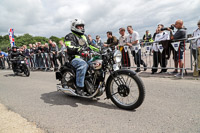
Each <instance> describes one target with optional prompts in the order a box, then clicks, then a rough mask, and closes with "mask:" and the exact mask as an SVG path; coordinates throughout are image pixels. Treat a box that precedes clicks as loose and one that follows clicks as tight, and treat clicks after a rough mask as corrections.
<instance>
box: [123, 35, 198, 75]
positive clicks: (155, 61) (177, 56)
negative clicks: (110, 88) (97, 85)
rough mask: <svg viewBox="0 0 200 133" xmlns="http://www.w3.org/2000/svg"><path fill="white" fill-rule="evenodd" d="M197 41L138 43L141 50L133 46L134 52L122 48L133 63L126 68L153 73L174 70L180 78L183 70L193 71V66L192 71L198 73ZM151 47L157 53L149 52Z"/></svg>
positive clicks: (125, 47) (191, 39)
mask: <svg viewBox="0 0 200 133" xmlns="http://www.w3.org/2000/svg"><path fill="white" fill-rule="evenodd" d="M198 39H200V37H196V38H188V39H179V40H172V41H170V40H165V41H154V42H146V43H140V47H141V49H140V48H139V46H134V47H133V48H132V50H134V52H133V51H131V50H130V49H129V50H127V49H128V47H127V46H124V50H125V52H127V51H128V53H129V57H131V58H133V59H130V61H134V62H131V67H128V68H137V69H139V68H143V69H152V71H155V72H156V71H157V69H161V70H162V71H163V72H166V71H167V70H168V69H174V70H175V71H178V70H180V71H181V77H183V72H184V70H185V72H186V73H187V71H186V70H193V65H194V66H195V70H194V71H196V73H198V72H199V70H200V48H197V47H195V46H196V45H197V40H198ZM153 45H154V46H155V47H157V50H158V51H154V52H152V51H151V50H152V47H153ZM122 55H123V54H122ZM193 58H194V60H193ZM122 61H123V57H122ZM126 62H127V61H126ZM144 63H145V64H146V65H144ZM177 63H178V64H177ZM122 64H123V62H122ZM140 65H143V67H140ZM177 65H178V66H177ZM122 68H127V67H122ZM137 69H136V70H137Z"/></svg>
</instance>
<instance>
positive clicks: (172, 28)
mask: <svg viewBox="0 0 200 133" xmlns="http://www.w3.org/2000/svg"><path fill="white" fill-rule="evenodd" d="M169 28H170V29H171V30H174V26H173V25H171V27H169ZM167 29H168V27H164V28H161V31H163V30H167Z"/></svg>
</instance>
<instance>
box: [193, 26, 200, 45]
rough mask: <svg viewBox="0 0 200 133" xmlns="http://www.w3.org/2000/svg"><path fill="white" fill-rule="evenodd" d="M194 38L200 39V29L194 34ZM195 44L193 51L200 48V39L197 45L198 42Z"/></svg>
mask: <svg viewBox="0 0 200 133" xmlns="http://www.w3.org/2000/svg"><path fill="white" fill-rule="evenodd" d="M193 37H200V29H199V28H198V29H196V30H195V31H194V32H193ZM194 42H195V43H193V45H192V48H193V49H196V47H198V48H200V39H198V40H197V43H196V40H195V41H194Z"/></svg>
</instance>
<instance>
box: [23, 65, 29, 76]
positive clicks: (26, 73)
mask: <svg viewBox="0 0 200 133" xmlns="http://www.w3.org/2000/svg"><path fill="white" fill-rule="evenodd" d="M24 74H25V75H26V77H29V76H30V70H29V68H28V67H27V66H25V67H24Z"/></svg>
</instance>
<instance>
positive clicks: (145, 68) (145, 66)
mask: <svg viewBox="0 0 200 133" xmlns="http://www.w3.org/2000/svg"><path fill="white" fill-rule="evenodd" d="M143 66H144V71H146V70H147V65H146V64H145V63H144V64H143Z"/></svg>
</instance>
